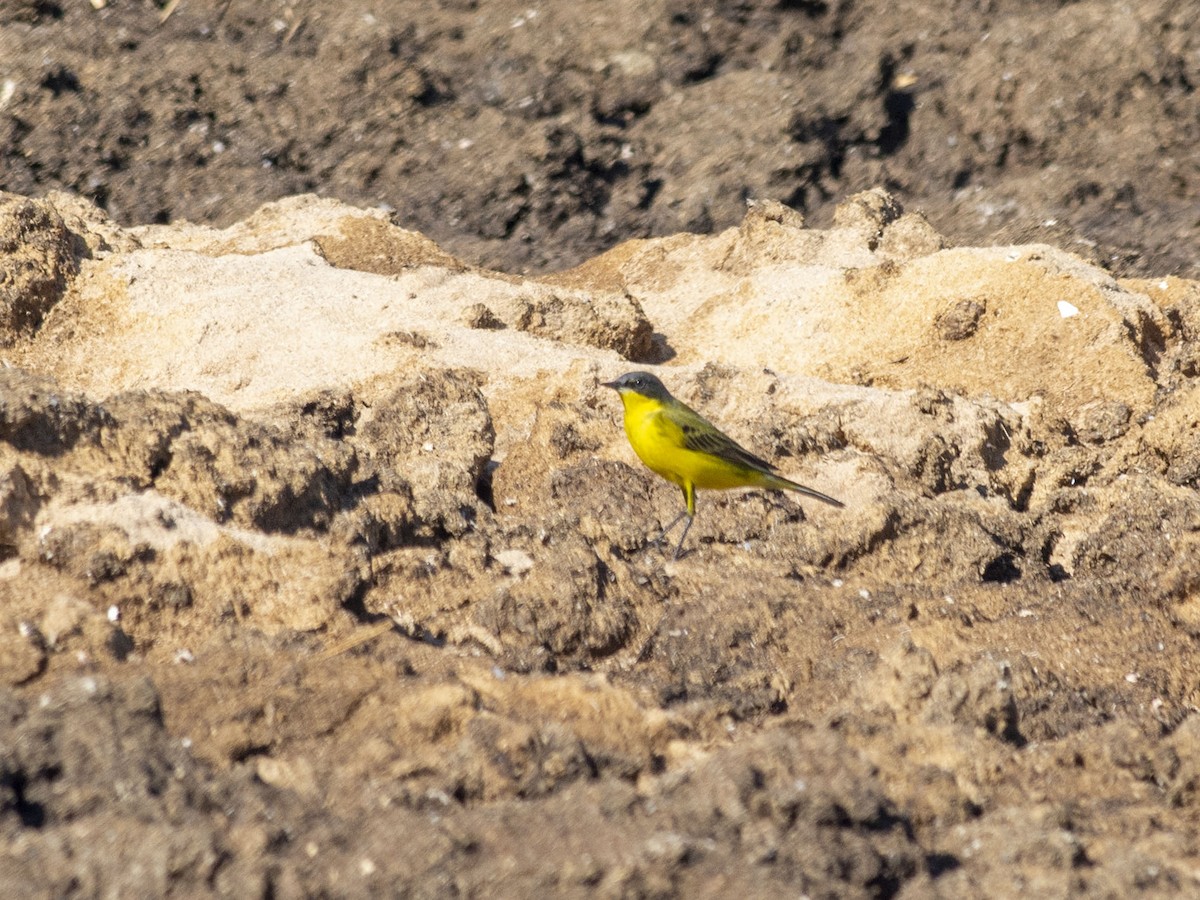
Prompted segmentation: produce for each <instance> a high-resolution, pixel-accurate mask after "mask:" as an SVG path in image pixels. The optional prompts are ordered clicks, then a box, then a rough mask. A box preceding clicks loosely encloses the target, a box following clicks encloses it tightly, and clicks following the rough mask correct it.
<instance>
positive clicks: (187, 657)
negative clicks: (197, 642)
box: [172, 647, 196, 664]
mask: <svg viewBox="0 0 1200 900" xmlns="http://www.w3.org/2000/svg"><path fill="white" fill-rule="evenodd" d="M172 658H173V659H174V661H175V663H176V664H178V663H190V662H195V661H196V657H195V655H194V654H193V653H192V651H191V650H189V649H188V648H187V647H180V648H179V649H178V650H176V651H175V655H174V657H172Z"/></svg>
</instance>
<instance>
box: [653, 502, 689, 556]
mask: <svg viewBox="0 0 1200 900" xmlns="http://www.w3.org/2000/svg"><path fill="white" fill-rule="evenodd" d="M686 515H687V510H686V509H685V510H684V511H683V512H681V513H680V514H679V515H677V516H676V517H675V518H673V519H672V520H671V524H670V525H668V526H667V527H666V528H664V529H663V530H662V531H661V532H660V533H659V535H658V537H656V538H655V539H654V540H653V541H651V542H650V543H652V544H654V546H656V547H657V546H659V545H660V544H662V542H663V538H665V537H666V536H667V535H668V534H670V533H671V532H672V531H674V530H675V526H676V525H678V524H679V523H680V521H681V520H682V519H683V517H684V516H686ZM684 531H685V532H686V531H687V529H686V528H685V529H684Z"/></svg>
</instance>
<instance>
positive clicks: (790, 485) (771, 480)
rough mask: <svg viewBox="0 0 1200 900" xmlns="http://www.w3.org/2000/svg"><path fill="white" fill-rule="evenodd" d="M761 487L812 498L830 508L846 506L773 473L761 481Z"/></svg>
mask: <svg viewBox="0 0 1200 900" xmlns="http://www.w3.org/2000/svg"><path fill="white" fill-rule="evenodd" d="M763 487H765V488H771V489H772V490H778V491H795V492H796V493H797V494H803V495H804V496H806V497H812V498H813V499H814V500H820V501H822V502H824V503H828V504H829V505H830V506H842V507H844V506H845V505H846V504H845V503H843V502H842V501H841V500H835V499H834V498H833V497H830V496H829V495H828V494H822V493H821V492H820V491H814V490H813V489H812V488H810V487H805V486H804V485H802V484H800V483H799V482H796V481H790V480H788V479H787V478H784V477H783V476H782V475H776V474H775V473H774V472H772V473H770V474H769V475H768V476H767V477H766V479H764V480H763Z"/></svg>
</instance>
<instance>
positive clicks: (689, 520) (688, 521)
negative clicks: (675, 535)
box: [671, 513, 695, 559]
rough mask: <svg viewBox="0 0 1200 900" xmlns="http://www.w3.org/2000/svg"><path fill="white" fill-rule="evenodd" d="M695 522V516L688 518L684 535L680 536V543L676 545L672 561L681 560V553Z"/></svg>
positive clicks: (684, 527)
mask: <svg viewBox="0 0 1200 900" xmlns="http://www.w3.org/2000/svg"><path fill="white" fill-rule="evenodd" d="M684 515H687V513H684ZM694 520H695V516H688V520H687V524H686V525H684V526H683V534H681V535H680V536H679V543H678V544H676V545H675V555H674V556H672V557H671V559H679V553H680V551H681V550H683V542H684V540H685V539H686V538H687V533H688V532H689V531H690V530H691V528H692V522H693V521H694Z"/></svg>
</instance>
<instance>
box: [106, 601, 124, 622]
mask: <svg viewBox="0 0 1200 900" xmlns="http://www.w3.org/2000/svg"><path fill="white" fill-rule="evenodd" d="M108 621H110V622H120V621H121V608H120V607H119V606H117V605H116V604H115V603H114V604H113V605H112V606H110V607H109V608H108Z"/></svg>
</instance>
